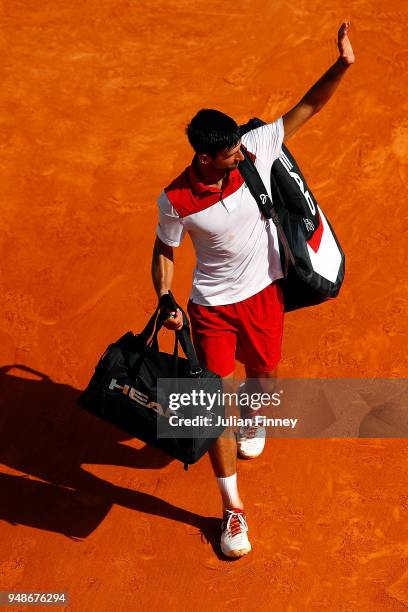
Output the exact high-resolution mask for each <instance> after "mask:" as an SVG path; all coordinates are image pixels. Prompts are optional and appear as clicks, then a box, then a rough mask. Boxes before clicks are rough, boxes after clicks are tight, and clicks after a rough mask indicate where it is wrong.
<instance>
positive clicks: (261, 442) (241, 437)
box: [236, 419, 266, 459]
mask: <svg viewBox="0 0 408 612" xmlns="http://www.w3.org/2000/svg"><path fill="white" fill-rule="evenodd" d="M251 420H252V425H246V426H242V427H240V428H239V429H238V431H237V433H236V437H237V449H238V455H239V456H240V457H241V458H242V459H254V458H255V457H259V455H260V454H261V453H262V451H263V449H264V446H265V439H266V430H265V427H262V425H256V424H255V419H251Z"/></svg>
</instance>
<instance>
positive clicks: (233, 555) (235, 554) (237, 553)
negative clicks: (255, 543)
mask: <svg viewBox="0 0 408 612" xmlns="http://www.w3.org/2000/svg"><path fill="white" fill-rule="evenodd" d="M249 552H251V548H238V549H237V550H231V551H230V552H229V554H228V555H227V553H225V552H224V551H222V554H223V555H225V557H229V558H230V559H237V558H239V557H244V556H245V555H247V554H248V553H249Z"/></svg>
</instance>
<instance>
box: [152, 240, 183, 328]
mask: <svg viewBox="0 0 408 612" xmlns="http://www.w3.org/2000/svg"><path fill="white" fill-rule="evenodd" d="M173 275H174V255H173V247H170V246H168V245H167V244H165V243H164V242H162V240H160V238H158V237H156V242H155V243H154V247H153V257H152V280H153V285H154V288H155V290H156V293H157V297H158V298H159V299H160V298H161V297H162V295H165V294H166V293H168V291H169V289H170V288H171V284H172V282H173ZM168 313H169V315H170V317H169V318H168V319H166V321H165V322H164V326H165V327H167V328H168V329H173V330H179V329H181V328H182V326H183V315H182V314H181V312H180V310H177V313H176V312H174V310H168Z"/></svg>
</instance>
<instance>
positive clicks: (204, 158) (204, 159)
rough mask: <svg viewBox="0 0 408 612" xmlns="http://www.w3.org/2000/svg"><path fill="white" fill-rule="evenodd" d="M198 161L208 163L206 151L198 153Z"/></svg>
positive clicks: (208, 158)
mask: <svg viewBox="0 0 408 612" xmlns="http://www.w3.org/2000/svg"><path fill="white" fill-rule="evenodd" d="M198 161H199V162H200V164H204V165H205V164H208V162H209V161H210V156H209V155H208V153H200V154H199V156H198Z"/></svg>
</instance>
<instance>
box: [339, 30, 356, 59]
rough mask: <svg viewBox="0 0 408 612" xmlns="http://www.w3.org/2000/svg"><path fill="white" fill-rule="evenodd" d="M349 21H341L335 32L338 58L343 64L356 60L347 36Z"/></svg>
mask: <svg viewBox="0 0 408 612" xmlns="http://www.w3.org/2000/svg"><path fill="white" fill-rule="evenodd" d="M350 25H351V23H350V21H343V23H342V24H341V26H340V28H339V31H338V34H337V46H338V48H339V52H340V59H341V61H342V62H343V64H344V65H345V66H350V65H351V64H354V62H355V61H356V58H355V55H354V51H353V47H352V46H351V42H350V40H349V37H348V30H349V27H350Z"/></svg>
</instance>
